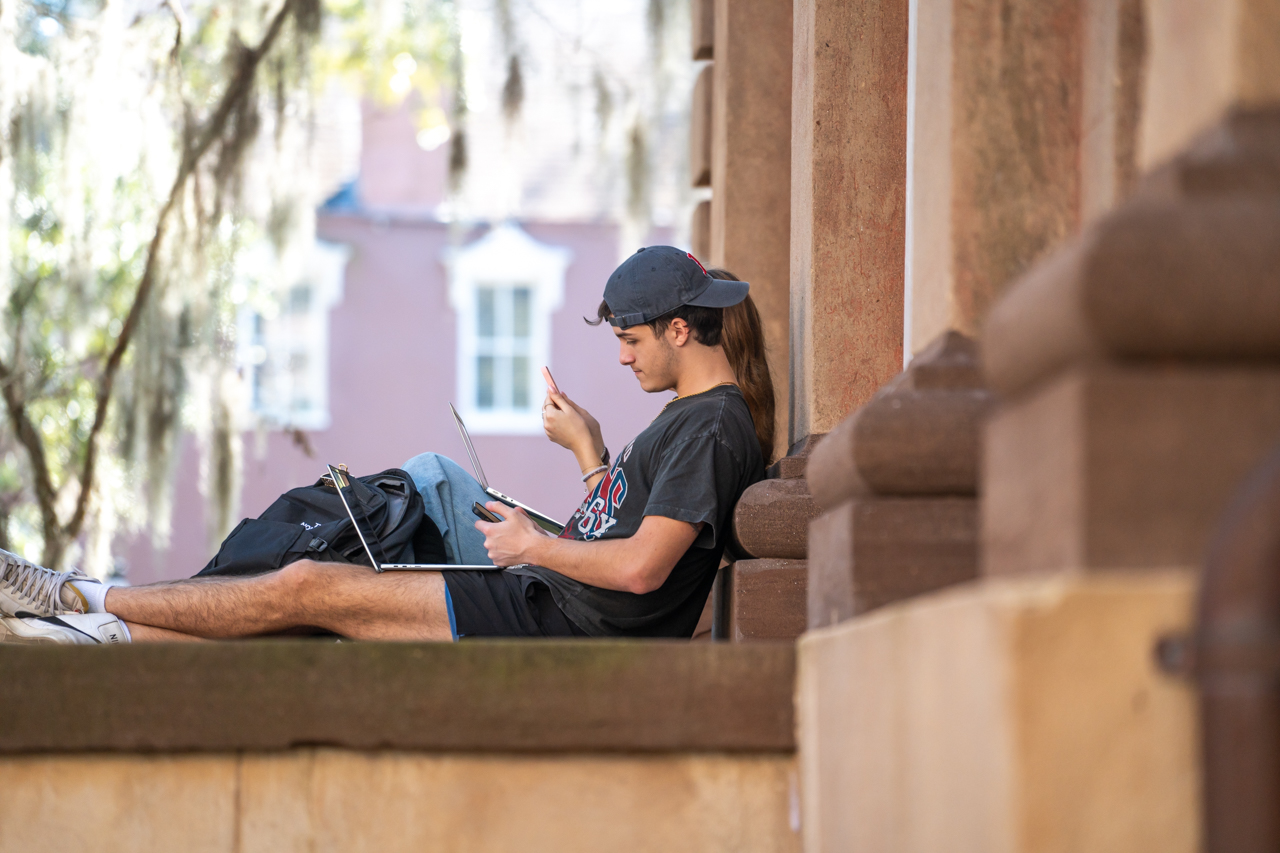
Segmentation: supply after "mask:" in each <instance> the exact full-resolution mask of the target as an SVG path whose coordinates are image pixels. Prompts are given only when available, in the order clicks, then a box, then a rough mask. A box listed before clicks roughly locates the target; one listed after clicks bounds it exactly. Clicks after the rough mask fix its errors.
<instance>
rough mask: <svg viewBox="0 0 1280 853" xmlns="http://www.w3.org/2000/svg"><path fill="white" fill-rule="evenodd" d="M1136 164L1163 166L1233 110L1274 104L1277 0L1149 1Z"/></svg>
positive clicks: (1279, 29) (1278, 95) (1278, 81)
mask: <svg viewBox="0 0 1280 853" xmlns="http://www.w3.org/2000/svg"><path fill="white" fill-rule="evenodd" d="M1144 6H1145V10H1146V15H1147V20H1146V22H1145V28H1146V33H1147V45H1148V63H1147V72H1146V75H1145V79H1144V85H1143V94H1142V99H1143V103H1144V106H1143V115H1142V126H1141V129H1140V131H1139V134H1138V136H1139V140H1140V143H1139V150H1138V164H1139V166H1140V167H1141V168H1142V169H1143V170H1147V169H1151V168H1153V167H1155V166H1158V165H1160V164H1161V163H1163V162H1166V161H1168V160H1169V159H1170V158H1171V157H1172V156H1173V154H1174V153H1175V152H1178V151H1182V150H1184V149H1185V148H1186V146H1187V145H1188V144H1189V143H1190V142H1191V140H1192V139H1193V138H1195V137H1196V136H1197V135H1198V134H1200V133H1202V132H1203V131H1204V130H1206V129H1208V128H1209V127H1212V126H1213V125H1215V124H1217V123H1218V122H1220V121H1222V119H1223V118H1224V117H1225V116H1226V114H1227V113H1228V112H1229V111H1231V110H1233V109H1237V108H1242V109H1250V110H1253V109H1260V108H1267V107H1272V106H1274V105H1275V104H1277V103H1280V2H1278V0H1148V2H1146V3H1145V4H1144Z"/></svg>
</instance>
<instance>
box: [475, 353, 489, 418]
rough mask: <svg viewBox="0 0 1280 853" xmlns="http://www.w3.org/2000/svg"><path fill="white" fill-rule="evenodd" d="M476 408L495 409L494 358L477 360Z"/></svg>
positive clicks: (484, 356)
mask: <svg viewBox="0 0 1280 853" xmlns="http://www.w3.org/2000/svg"><path fill="white" fill-rule="evenodd" d="M476 408H478V409H492V408H493V356H491V355H482V356H480V357H479V358H477V359H476Z"/></svg>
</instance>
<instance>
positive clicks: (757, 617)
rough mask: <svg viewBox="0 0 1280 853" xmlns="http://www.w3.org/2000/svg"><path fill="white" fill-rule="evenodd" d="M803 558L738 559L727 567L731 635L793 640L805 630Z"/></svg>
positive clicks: (804, 567) (805, 578)
mask: <svg viewBox="0 0 1280 853" xmlns="http://www.w3.org/2000/svg"><path fill="white" fill-rule="evenodd" d="M808 575H809V570H808V566H807V564H806V563H805V561H804V560H738V561H737V562H736V563H733V564H732V565H730V566H729V567H728V568H727V569H726V570H725V579H726V587H727V592H728V602H729V637H730V638H731V639H733V640H735V641H742V640H794V639H795V638H796V637H798V636H800V635H801V634H802V633H804V629H805V600H806V593H805V589H806V587H807V585H808Z"/></svg>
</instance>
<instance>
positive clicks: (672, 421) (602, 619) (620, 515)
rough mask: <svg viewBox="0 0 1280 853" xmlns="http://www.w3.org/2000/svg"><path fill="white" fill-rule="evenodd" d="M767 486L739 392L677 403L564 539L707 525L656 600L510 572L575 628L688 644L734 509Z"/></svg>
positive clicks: (523, 570) (537, 571)
mask: <svg viewBox="0 0 1280 853" xmlns="http://www.w3.org/2000/svg"><path fill="white" fill-rule="evenodd" d="M763 477H764V460H763V459H762V458H761V456H760V444H759V442H758V441H757V439H756V432H755V426H754V425H753V423H752V421H751V413H750V411H749V410H748V409H747V403H746V400H744V399H743V397H742V392H741V391H739V390H738V388H737V387H736V386H733V385H722V386H720V387H718V388H713V389H711V390H710V391H706V392H704V393H702V394H694V395H691V396H689V397H685V398H683V399H678V400H673V401H672V402H671V403H670V404H669V405H668V406H667V407H666V409H664V410H663V411H662V413H661V414H659V415H658V417H657V418H655V419H654V421H653V423H652V424H650V425H649V427H648V428H647V429H645V431H644V432H642V433H640V434H639V435H638V436H636V438H635V440H634V441H632V442H631V443H630V444H629V445H627V446H626V448H625V449H624V450H623V451H622V452H621V453H619V454H618V455H617V458H615V459H614V460H613V465H612V467H610V469H609V471H608V473H607V474H605V476H604V479H602V480H601V481H600V482H599V483H598V484H597V485H596V487H595V488H594V489H593V490H592V492H591V494H589V495H588V496H587V499H586V500H584V501H583V502H582V505H581V506H580V507H578V509H577V510H575V511H574V513H573V516H572V517H571V518H570V519H569V523H568V526H566V527H565V530H564V533H563V534H561V536H562V538H566V539H578V540H586V541H591V540H595V539H624V538H626V537H629V536H634V535H635V533H636V531H638V530H639V529H640V523H641V522H642V521H644V517H645V516H647V515H661V516H665V517H666V518H674V519H676V520H678V521H687V522H689V523H690V524H699V523H702V524H703V525H704V526H703V528H702V531H701V532H700V533H699V534H698V538H697V539H696V540H695V541H694V543H693V545H692V547H690V548H689V550H688V551H686V552H685V553H684V556H682V557H681V558H680V560H679V561H678V562H677V563H676V565H675V568H674V569H672V570H671V574H670V576H668V578H667V580H666V582H665V583H663V584H662V586H661V587H659V588H658V589H656V590H654V591H653V592H649V593H645V594H643V595H637V594H635V593H630V592H616V591H614V590H608V589H600V588H599V587H594V586H589V585H587V584H584V583H580V582H578V581H576V580H573V579H572V578H567V577H565V576H564V575H562V574H560V573H559V572H556V571H553V570H551V569H548V568H545V567H543V566H520V567H513V568H512V569H510V570H509V571H512V572H514V573H516V574H522V575H526V576H530V577H535V578H538V579H539V580H541V581H542V582H543V583H545V584H546V585H547V586H548V587H550V588H551V594H552V596H553V597H554V598H555V602H556V604H557V605H559V606H560V609H561V610H563V611H564V613H565V615H566V616H568V617H569V618H570V619H572V620H573V621H574V622H575V623H576V624H577V625H578V626H579V627H581V628H582V629H583V630H584V631H586V632H587V633H589V634H593V635H596V636H617V635H623V636H635V637H689V636H692V635H693V629H694V628H695V627H697V624H698V618H699V617H700V616H701V615H702V608H703V605H704V604H705V603H706V600H707V594H708V592H710V590H711V584H712V582H713V581H714V580H715V574H716V569H717V568H718V567H719V565H720V555H721V553H722V552H723V551H724V546H725V542H726V541H727V537H728V533H729V521H730V517H731V514H732V513H733V507H734V505H735V504H736V503H737V502H738V498H739V497H741V495H742V492H743V490H745V489H746V488H747V486H750V485H751V484H752V483H754V482H756V481H757V480H760V479H762V478H763Z"/></svg>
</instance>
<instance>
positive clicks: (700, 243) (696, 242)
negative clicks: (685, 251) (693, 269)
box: [689, 201, 711, 259]
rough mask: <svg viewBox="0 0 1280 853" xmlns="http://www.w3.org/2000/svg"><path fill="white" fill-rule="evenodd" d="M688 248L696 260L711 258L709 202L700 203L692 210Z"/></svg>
mask: <svg viewBox="0 0 1280 853" xmlns="http://www.w3.org/2000/svg"><path fill="white" fill-rule="evenodd" d="M689 247H690V249H692V250H693V254H694V257H696V258H698V259H702V258H710V257H711V202H709V201H700V202H698V203H697V204H696V205H695V206H694V208H693V220H692V221H691V222H690V224H689Z"/></svg>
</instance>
